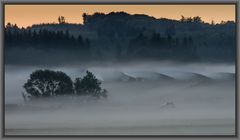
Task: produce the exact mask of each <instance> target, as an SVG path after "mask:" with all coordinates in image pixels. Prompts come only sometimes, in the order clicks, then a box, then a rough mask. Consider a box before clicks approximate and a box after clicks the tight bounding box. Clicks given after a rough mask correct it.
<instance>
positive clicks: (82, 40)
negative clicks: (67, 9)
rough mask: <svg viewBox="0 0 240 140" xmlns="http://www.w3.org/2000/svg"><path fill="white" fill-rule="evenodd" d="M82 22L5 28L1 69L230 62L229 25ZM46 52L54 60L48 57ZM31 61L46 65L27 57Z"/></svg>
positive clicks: (96, 17) (123, 16) (138, 19)
mask: <svg viewBox="0 0 240 140" xmlns="http://www.w3.org/2000/svg"><path fill="white" fill-rule="evenodd" d="M82 16H83V24H70V23H66V19H65V18H64V17H62V16H60V17H59V18H58V22H59V24H56V23H52V24H51V23H46V24H39V25H32V26H31V27H27V28H18V27H17V25H11V24H7V26H6V27H5V30H4V31H5V48H6V50H7V51H6V63H20V62H23V63H24V62H25V63H31V61H30V60H29V58H30V57H31V59H32V61H34V62H35V63H38V62H43V63H50V61H55V62H53V63H56V62H68V61H69V60H71V61H72V62H73V61H81V60H83V61H85V60H96V59H97V60H111V61H112V60H119V61H124V60H128V61H129V60H139V59H154V60H166V59H168V60H177V61H184V62H185V61H207V62H209V61H216V60H217V61H224V62H233V61H234V60H235V52H236V51H235V49H236V47H235V45H236V38H235V37H236V29H235V24H236V23H235V22H233V21H226V22H221V23H219V24H215V23H214V22H212V23H205V22H204V21H202V19H201V17H199V16H195V17H184V16H182V18H181V19H180V20H171V19H166V18H160V19H156V18H154V17H150V16H147V15H141V14H135V15H130V14H128V13H125V12H111V13H109V14H103V13H94V14H92V15H88V14H86V13H84V14H83V15H82ZM19 48H21V49H20V50H19ZM23 48H24V49H23ZM16 50H17V51H16ZM49 50H52V51H53V52H54V54H58V55H56V56H52V55H51V53H52V52H51V53H49ZM39 51H40V52H42V53H39ZM16 52H17V55H15V53H16ZM36 55H41V56H43V57H44V58H49V59H48V60H49V61H47V62H45V61H44V60H42V58H41V57H40V58H37V57H32V56H36ZM44 55H45V56H44ZM62 55H65V56H68V57H64V58H63V57H61V56H62ZM12 57H15V58H17V59H12Z"/></svg>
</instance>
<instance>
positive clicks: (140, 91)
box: [5, 62, 235, 135]
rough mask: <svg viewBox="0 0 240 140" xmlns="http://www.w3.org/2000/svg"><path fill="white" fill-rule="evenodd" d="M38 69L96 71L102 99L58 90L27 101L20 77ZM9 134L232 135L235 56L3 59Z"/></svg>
mask: <svg viewBox="0 0 240 140" xmlns="http://www.w3.org/2000/svg"><path fill="white" fill-rule="evenodd" d="M37 69H52V70H60V71H63V72H65V73H67V74H68V75H69V76H70V77H71V78H72V80H74V78H76V77H79V76H80V77H81V76H82V75H84V73H85V72H86V70H89V71H91V72H92V73H94V75H96V77H97V78H98V79H99V80H100V81H101V82H102V86H103V87H104V88H105V89H106V90H108V97H107V99H105V100H98V101H86V100H84V99H82V98H81V97H77V96H76V97H75V96H74V97H59V98H55V99H49V100H47V99H46V100H44V101H40V102H31V103H25V102H24V100H23V98H22V94H21V93H22V92H24V89H23V87H22V86H23V84H24V83H25V82H26V81H27V79H29V75H30V74H31V73H32V72H33V71H35V70H37ZM5 130H6V135H18V134H19V135H24V134H25V135H31V134H33V135H34V134H44V135H54V134H59V135H68V134H73V135H106V134H109V135H129V134H130V135H233V134H234V133H235V66H234V64H206V63H188V64H186V63H185V64H184V63H174V62H132V63H122V64H114V63H110V64H109V63H107V64H104V63H91V64H80V65H76V64H75V65H66V66H51V67H49V66H23V65H21V66H16V65H6V67H5Z"/></svg>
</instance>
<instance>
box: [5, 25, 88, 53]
mask: <svg viewBox="0 0 240 140" xmlns="http://www.w3.org/2000/svg"><path fill="white" fill-rule="evenodd" d="M5 43H6V45H7V46H9V47H11V46H12V47H14V46H15V45H16V44H17V45H19V46H24V47H33V48H41V49H49V48H51V49H66V48H67V49H82V50H88V51H89V46H90V44H89V40H88V39H83V38H82V36H81V35H78V37H77V38H75V37H74V36H73V35H71V34H70V33H69V31H68V30H66V32H63V31H49V30H47V29H42V30H39V31H35V30H33V31H32V30H30V29H25V28H21V29H20V28H18V27H17V25H12V24H10V23H9V24H7V26H6V28H5Z"/></svg>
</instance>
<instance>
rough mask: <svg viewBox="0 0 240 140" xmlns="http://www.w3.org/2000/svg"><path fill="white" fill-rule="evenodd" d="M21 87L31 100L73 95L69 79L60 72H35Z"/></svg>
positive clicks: (71, 83)
mask: <svg viewBox="0 0 240 140" xmlns="http://www.w3.org/2000/svg"><path fill="white" fill-rule="evenodd" d="M23 87H24V89H25V90H26V92H27V94H29V95H30V96H31V97H32V98H34V97H49V96H58V95H70V94H73V93H74V90H73V82H72V80H71V78H70V77H69V76H67V75H66V74H65V73H63V72H60V71H56V72H55V71H51V70H37V71H35V72H33V73H32V74H31V75H30V79H28V80H27V83H25V84H24V86H23Z"/></svg>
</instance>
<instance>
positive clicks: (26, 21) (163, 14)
mask: <svg viewBox="0 0 240 140" xmlns="http://www.w3.org/2000/svg"><path fill="white" fill-rule="evenodd" d="M4 8H5V25H6V24H7V23H8V22H10V23H12V24H17V25H18V26H19V27H27V26H31V25H33V24H40V23H57V18H58V17H59V16H64V17H65V18H66V22H68V23H77V24H82V23H83V19H82V14H83V13H87V14H93V13H95V12H100V13H104V14H108V13H110V12H120V11H123V12H126V13H129V14H145V15H148V16H153V17H155V18H168V19H174V20H179V19H181V16H184V17H194V16H200V17H201V18H202V20H203V21H204V22H208V23H211V21H214V22H215V23H220V22H221V21H229V20H230V21H234V22H235V5H234V4H231V5H229V4H228V5H223V4H221V5H184V4H183V5H174V4H172V5H161V4H159V5H147V4H146V5H121V4H120V5H94V4H91V5H13V4H11V5H7V4H6V5H5V7H4Z"/></svg>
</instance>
